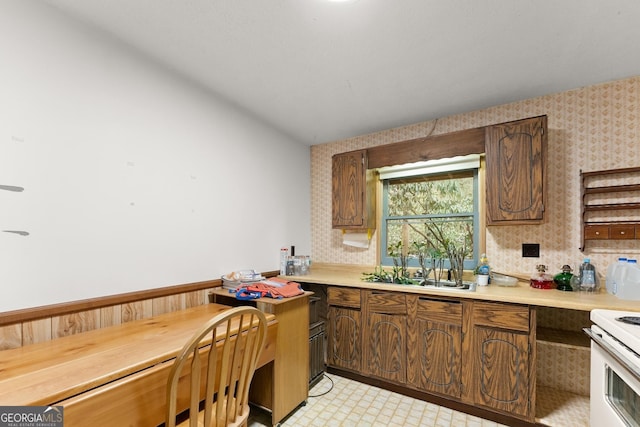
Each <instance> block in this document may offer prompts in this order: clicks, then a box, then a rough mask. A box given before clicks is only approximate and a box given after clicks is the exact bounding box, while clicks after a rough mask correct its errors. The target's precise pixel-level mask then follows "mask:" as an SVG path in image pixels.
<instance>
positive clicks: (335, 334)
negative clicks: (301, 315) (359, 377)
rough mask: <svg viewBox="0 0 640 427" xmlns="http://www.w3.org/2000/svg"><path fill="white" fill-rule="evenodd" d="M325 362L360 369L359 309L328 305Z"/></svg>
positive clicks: (340, 366)
mask: <svg viewBox="0 0 640 427" xmlns="http://www.w3.org/2000/svg"><path fill="white" fill-rule="evenodd" d="M328 315H329V327H328V330H327V334H328V337H327V342H328V343H329V346H328V347H329V348H328V351H327V359H328V360H327V363H328V364H329V365H331V366H335V367H338V368H345V369H350V370H353V371H360V368H361V363H360V362H361V357H360V354H361V353H360V348H361V347H360V317H361V316H360V310H354V309H350V308H340V307H333V306H329V313H328Z"/></svg>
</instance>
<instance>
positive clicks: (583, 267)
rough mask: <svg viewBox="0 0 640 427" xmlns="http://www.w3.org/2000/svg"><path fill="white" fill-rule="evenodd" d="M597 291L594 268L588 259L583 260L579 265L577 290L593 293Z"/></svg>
mask: <svg viewBox="0 0 640 427" xmlns="http://www.w3.org/2000/svg"><path fill="white" fill-rule="evenodd" d="M597 289H598V283H597V276H596V267H595V266H594V265H593V264H591V260H590V259H589V258H585V259H584V261H583V262H582V264H580V282H579V287H578V290H579V291H582V292H595V291H596V290H597Z"/></svg>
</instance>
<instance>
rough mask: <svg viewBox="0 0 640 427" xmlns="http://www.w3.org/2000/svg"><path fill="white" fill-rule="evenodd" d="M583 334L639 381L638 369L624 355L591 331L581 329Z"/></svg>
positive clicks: (639, 372)
mask: <svg viewBox="0 0 640 427" xmlns="http://www.w3.org/2000/svg"><path fill="white" fill-rule="evenodd" d="M582 330H583V331H584V333H585V334H587V335H589V337H590V338H591V339H592V340H593V342H595V343H596V344H597V345H598V346H599V347H600V348H601V349H603V350H604V351H606V352H607V354H609V355H610V356H611V357H613V358H614V359H615V360H616V361H617V362H618V363H620V364H621V365H622V366H623V367H624V368H625V369H626V370H627V371H629V373H630V374H631V375H632V376H633V377H634V378H635V379H636V380H637V381H640V370H638V367H637V366H635V365H634V364H633V362H631V361H630V360H629V358H628V357H626V356H625V355H624V354H622V353H621V352H619V351H618V350H617V349H616V348H614V347H613V346H612V345H611V344H609V343H608V342H606V341H605V340H604V339H602V337H601V336H600V335H598V334H596V333H595V332H593V331H592V330H591V328H583V329H582Z"/></svg>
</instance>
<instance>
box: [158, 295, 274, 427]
mask: <svg viewBox="0 0 640 427" xmlns="http://www.w3.org/2000/svg"><path fill="white" fill-rule="evenodd" d="M240 325H241V326H240ZM266 336H267V320H266V318H265V316H264V314H263V313H262V312H261V311H259V310H258V309H256V308H253V307H236V308H233V309H229V310H227V311H225V312H223V313H220V314H219V315H217V316H215V317H214V318H212V319H211V320H210V321H209V322H207V323H206V324H205V325H203V326H202V327H201V328H200V330H198V331H197V332H196V333H195V334H194V335H193V337H192V338H191V339H190V340H189V341H188V342H187V343H186V344H185V346H184V347H183V348H182V351H181V352H180V353H179V354H178V356H177V358H176V360H175V362H174V364H173V367H172V368H171V371H170V373H169V380H168V382H167V408H166V422H165V425H166V426H167V427H175V425H176V415H178V414H176V408H186V407H187V403H188V407H189V419H188V420H186V421H184V422H183V423H182V424H180V426H183V425H184V426H187V425H188V426H190V427H196V426H206V427H214V426H215V427H222V426H243V425H245V426H246V423H247V419H248V417H249V385H250V384H251V379H252V377H253V373H254V371H255V368H256V363H257V360H258V357H259V356H260V353H261V352H262V349H263V347H264V343H265V339H266ZM211 343H215V344H216V345H210V344H211ZM187 362H189V365H188V366H186V369H185V365H186V363H187ZM203 378H204V381H203ZM187 396H188V399H187ZM202 401H204V405H202V404H201V402H202ZM202 406H204V410H202V411H201V410H200V408H201V407H202ZM196 415H197V416H196Z"/></svg>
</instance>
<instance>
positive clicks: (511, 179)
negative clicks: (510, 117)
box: [485, 116, 547, 225]
mask: <svg viewBox="0 0 640 427" xmlns="http://www.w3.org/2000/svg"><path fill="white" fill-rule="evenodd" d="M485 132H486V133H485V152H486V162H487V172H486V177H487V178H486V185H487V225H499V224H504V225H511V224H537V223H541V222H542V221H543V219H544V201H545V197H544V162H545V155H546V146H547V116H539V117H533V118H530V119H525V120H519V121H515V122H509V123H502V124H498V125H492V126H488V127H486V130H485Z"/></svg>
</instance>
